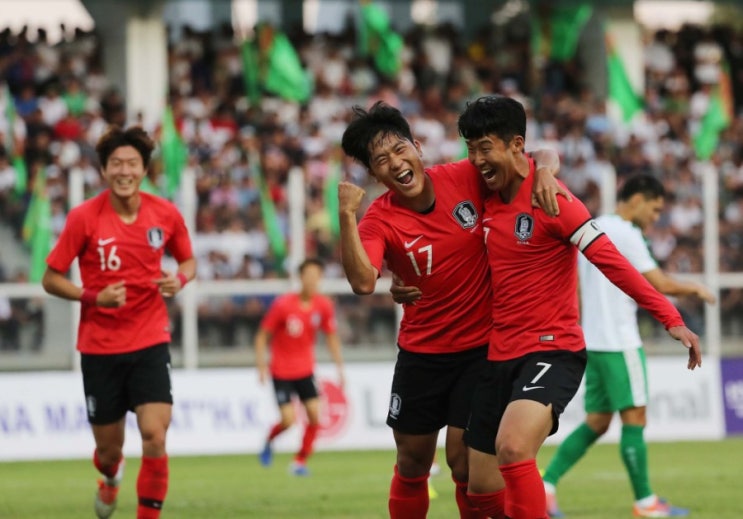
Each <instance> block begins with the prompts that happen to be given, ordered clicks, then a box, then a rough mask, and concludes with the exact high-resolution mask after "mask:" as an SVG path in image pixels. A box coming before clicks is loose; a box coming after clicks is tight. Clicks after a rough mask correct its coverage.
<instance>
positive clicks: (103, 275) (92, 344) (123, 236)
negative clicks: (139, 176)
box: [46, 190, 193, 354]
mask: <svg viewBox="0 0 743 519" xmlns="http://www.w3.org/2000/svg"><path fill="white" fill-rule="evenodd" d="M139 196H140V197H141V199H142V205H141V206H140V208H139V212H138V214H137V219H136V220H135V221H134V222H133V223H131V224H127V223H125V222H124V221H123V220H122V219H121V218H120V217H119V215H118V214H116V212H115V211H114V208H113V206H112V205H111V201H110V198H109V197H110V192H109V190H106V191H104V192H102V193H101V194H99V195H97V196H96V197H94V198H91V199H90V200H87V201H85V202H83V203H82V204H80V205H79V206H77V207H75V208H73V209H72V210H71V211H70V213H69V214H68V215H67V221H66V222H65V227H64V230H63V231H62V234H61V235H60V236H59V241H58V242H57V244H56V245H55V247H54V249H53V250H52V251H51V253H50V254H49V256H48V257H47V260H46V262H47V264H48V265H49V267H50V268H52V269H54V270H56V271H57V272H62V273H65V272H67V271H68V270H69V268H70V265H71V264H72V261H73V260H74V259H75V258H78V260H79V264H80V275H81V277H82V282H83V286H84V287H85V288H87V289H91V290H94V291H100V290H102V289H104V288H105V287H106V286H107V285H110V284H112V283H117V282H119V281H124V282H125V287H126V304H125V305H124V306H122V307H120V308H104V307H101V306H95V305H92V304H85V303H83V304H82V313H81V316H80V325H79V328H78V339H77V349H78V350H80V351H81V352H82V353H93V354H113V353H126V352H130V351H135V350H140V349H142V348H147V347H148V346H154V345H155V344H160V343H164V342H169V341H170V329H169V328H170V326H169V320H168V312H167V309H166V307H165V301H163V297H162V296H161V295H160V293H159V291H158V287H157V285H156V284H155V283H154V282H153V281H154V280H156V279H159V278H161V277H162V270H161V263H162V258H163V254H164V253H165V250H166V249H167V250H168V251H169V252H170V253H171V254H172V255H173V257H174V258H175V259H176V261H178V263H181V262H183V261H185V260H187V259H189V258H191V257H192V256H193V254H192V252H191V241H190V239H189V237H188V231H187V230H186V225H185V223H184V222H183V217H182V216H181V214H180V213H179V212H178V209H176V207H175V206H174V205H173V204H172V203H171V202H169V201H167V200H165V199H163V198H160V197H157V196H153V195H149V194H147V193H141V192H140V195H139Z"/></svg>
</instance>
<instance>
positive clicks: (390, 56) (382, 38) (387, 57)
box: [358, 2, 403, 78]
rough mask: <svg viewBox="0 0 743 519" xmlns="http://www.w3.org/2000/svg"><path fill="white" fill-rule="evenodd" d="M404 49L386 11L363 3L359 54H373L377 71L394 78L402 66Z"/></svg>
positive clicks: (359, 33)
mask: <svg viewBox="0 0 743 519" xmlns="http://www.w3.org/2000/svg"><path fill="white" fill-rule="evenodd" d="M402 48H403V40H402V37H401V36H400V35H399V34H397V33H396V32H395V31H393V30H392V28H391V27H390V19H389V16H387V13H386V12H385V10H384V9H382V8H381V7H379V6H378V5H375V4H374V3H372V2H363V3H362V5H361V24H360V25H359V31H358V50H359V54H360V55H361V56H368V55H370V54H371V55H372V56H373V57H374V65H375V66H376V68H377V70H378V71H379V72H380V73H381V74H382V75H383V76H386V77H388V78H394V77H395V76H396V75H397V73H398V72H399V71H400V67H401V65H402V63H401V60H400V55H401V53H402Z"/></svg>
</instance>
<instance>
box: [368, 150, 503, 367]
mask: <svg viewBox="0 0 743 519" xmlns="http://www.w3.org/2000/svg"><path fill="white" fill-rule="evenodd" d="M426 173H427V174H428V176H429V177H430V178H431V182H433V188H434V191H435V193H436V202H435V204H434V206H433V209H432V210H431V211H429V212H426V213H418V212H415V211H412V210H410V209H407V208H405V207H401V206H400V205H398V204H397V203H396V202H395V201H394V198H393V196H392V192H390V191H388V192H386V193H385V194H383V195H382V196H380V197H379V198H377V199H376V200H375V201H374V202H372V204H371V206H370V207H369V209H368V210H367V212H366V214H365V215H364V217H363V218H362V219H361V222H360V223H359V235H360V237H361V243H362V244H363V246H364V249H365V250H366V253H367V255H368V256H369V259H370V260H371V263H372V265H373V266H374V267H375V268H376V269H377V270H378V271H379V272H382V264H383V261H386V262H387V268H389V270H391V271H392V272H394V273H395V274H397V275H398V276H399V277H400V278H402V280H403V283H404V284H405V285H409V286H417V287H419V288H420V289H421V291H422V292H423V296H422V297H421V299H420V300H418V301H417V302H416V303H415V304H414V305H405V307H404V314H403V318H402V322H401V324H400V334H399V336H398V344H399V346H400V347H401V348H403V349H405V350H408V351H413V352H417V353H451V352H455V351H462V350H467V349H471V348H475V347H477V346H482V345H484V344H487V341H488V335H489V333H490V327H491V319H490V307H491V304H492V302H491V292H490V279H489V275H488V263H487V256H486V254H485V247H483V231H482V213H483V199H484V196H485V194H486V192H487V188H486V187H485V185H484V183H483V182H482V179H481V176H480V173H479V171H477V169H476V168H475V167H474V166H473V165H472V164H471V163H470V162H469V161H466V160H463V161H460V162H455V163H452V164H443V165H439V166H434V167H432V168H429V169H427V170H426Z"/></svg>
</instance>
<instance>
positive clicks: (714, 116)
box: [693, 88, 730, 160]
mask: <svg viewBox="0 0 743 519" xmlns="http://www.w3.org/2000/svg"><path fill="white" fill-rule="evenodd" d="M729 125H730V117H729V115H728V113H727V112H726V110H725V105H724V103H723V99H722V96H721V95H720V90H719V88H718V89H716V90H715V91H714V92H713V93H712V95H711V96H710V99H709V106H708V107H707V112H706V113H705V114H704V117H703V118H702V122H701V124H700V125H699V130H698V131H697V132H696V133H695V134H694V138H693V143H694V151H695V152H696V154H697V157H699V158H700V159H702V160H708V159H709V158H710V157H711V156H712V154H713V153H714V152H715V150H716V149H717V144H718V143H719V141H720V132H721V131H722V130H724V129H725V128H727V127H728V126H729Z"/></svg>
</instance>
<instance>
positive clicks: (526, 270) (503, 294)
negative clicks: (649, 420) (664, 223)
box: [459, 97, 701, 519]
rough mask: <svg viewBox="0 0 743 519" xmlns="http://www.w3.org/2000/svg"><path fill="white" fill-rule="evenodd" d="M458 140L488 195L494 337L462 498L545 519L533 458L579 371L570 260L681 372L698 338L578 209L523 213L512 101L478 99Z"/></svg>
mask: <svg viewBox="0 0 743 519" xmlns="http://www.w3.org/2000/svg"><path fill="white" fill-rule="evenodd" d="M459 131H460V133H461V134H462V136H463V137H464V138H465V139H466V141H467V148H468V155H469V158H470V160H471V161H472V163H473V164H474V165H475V166H476V167H477V168H478V169H479V170H480V172H481V173H482V175H483V177H484V178H485V181H486V183H487V185H488V188H489V189H490V190H491V191H493V193H492V194H491V196H489V197H488V199H487V200H486V202H485V220H484V225H485V243H486V247H487V250H488V260H489V264H490V274H491V279H492V283H493V296H494V297H493V332H492V334H491V337H490V346H489V350H488V359H489V361H490V362H489V365H488V368H487V370H486V375H485V378H484V379H483V380H482V382H481V383H480V385H479V386H478V388H477V390H476V392H475V396H474V399H473V404H472V417H471V420H470V424H469V426H468V428H467V433H466V435H465V440H466V441H467V443H468V445H469V447H470V458H469V459H470V479H469V495H470V499H471V500H472V501H473V502H476V503H478V505H479V507H480V509H481V510H482V511H483V512H485V513H487V514H488V515H489V516H490V517H492V518H497V519H502V518H503V517H509V518H510V519H535V518H545V517H546V515H547V512H546V503H545V493H544V486H543V484H542V479H541V477H540V475H539V471H538V470H537V465H536V455H537V452H538V451H539V448H540V447H541V445H542V442H544V440H545V439H546V438H547V436H548V435H549V434H552V433H554V432H555V431H556V430H557V426H558V419H559V416H560V413H561V412H562V411H563V409H564V408H565V406H566V405H567V404H568V402H569V401H570V400H571V399H572V397H573V396H574V395H575V392H576V390H577V389H578V385H579V384H580V381H581V378H582V376H583V371H584V369H585V365H586V353H585V342H584V340H583V333H582V331H581V329H580V326H579V324H578V321H579V319H578V317H579V316H578V298H577V277H578V276H577V252H578V250H580V252H581V253H583V255H584V256H585V257H586V258H587V259H588V260H589V261H591V262H592V263H593V264H594V265H596V266H597V267H598V268H599V269H600V270H601V271H602V272H603V273H604V275H606V276H607V277H608V278H609V279H610V280H611V281H612V283H614V284H615V285H617V286H618V287H619V288H621V289H622V290H623V291H624V292H626V293H627V294H628V295H629V296H630V297H632V298H634V299H635V300H636V301H637V302H638V303H639V304H640V305H641V306H643V307H644V308H646V309H647V310H648V311H650V313H651V314H652V315H653V316H654V317H655V318H656V319H657V320H658V321H660V322H661V323H662V324H663V325H664V326H665V327H666V329H667V330H668V333H669V334H670V335H671V336H672V337H674V338H676V339H679V340H681V341H682V343H683V344H684V346H686V347H687V348H689V362H688V367H689V368H690V369H694V368H695V367H696V366H697V365H701V353H700V350H699V342H698V337H697V336H696V335H695V334H694V333H693V332H691V331H690V330H689V329H688V328H686V326H684V322H683V320H682V319H681V316H680V315H679V313H678V311H677V310H676V309H675V308H674V307H673V305H671V304H670V302H669V301H668V300H667V299H666V298H665V297H663V295H662V294H660V293H659V292H657V291H656V290H655V289H654V288H653V287H652V285H650V284H649V283H648V282H647V281H646V280H645V278H644V277H643V276H642V275H641V274H640V273H639V272H638V271H637V270H635V269H634V268H633V267H632V265H631V264H630V263H629V262H628V261H627V260H626V259H625V258H624V257H623V256H622V255H621V254H620V253H619V251H617V249H616V247H614V245H613V244H612V243H611V241H610V240H609V239H608V238H607V237H606V235H605V234H604V233H603V232H602V231H601V230H600V229H599V227H598V226H597V225H596V223H595V222H594V221H593V220H592V219H591V216H590V214H589V213H588V210H587V209H586V208H585V206H584V205H583V204H582V203H581V202H580V201H579V200H574V201H573V202H568V201H567V200H564V199H558V201H559V205H560V214H559V216H557V217H549V216H547V215H546V214H544V212H543V211H542V210H541V209H539V208H533V207H532V206H531V200H530V194H531V186H532V183H533V182H534V163H533V162H532V161H531V160H530V159H529V158H528V157H527V156H525V155H524V153H523V150H524V135H525V134H526V114H525V112H524V108H523V106H522V105H521V104H520V103H518V102H517V101H515V100H513V99H510V98H507V97H483V98H480V99H478V100H477V101H475V102H473V103H471V104H469V105H468V106H467V108H466V109H465V111H464V112H463V114H462V115H461V116H460V118H459ZM501 476H502V477H501Z"/></svg>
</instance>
